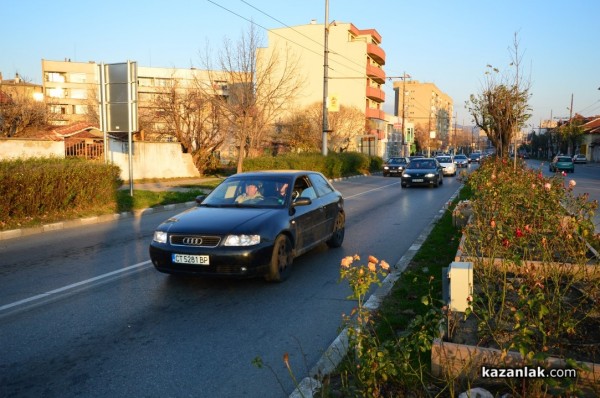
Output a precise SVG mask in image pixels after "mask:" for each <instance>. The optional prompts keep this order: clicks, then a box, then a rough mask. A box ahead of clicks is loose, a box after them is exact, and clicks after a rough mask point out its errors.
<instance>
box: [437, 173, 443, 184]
mask: <svg viewBox="0 0 600 398" xmlns="http://www.w3.org/2000/svg"><path fill="white" fill-rule="evenodd" d="M438 181H439V185H444V176H443V175H442V176H440V178H439V179H438Z"/></svg>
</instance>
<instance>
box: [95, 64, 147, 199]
mask: <svg viewBox="0 0 600 398" xmlns="http://www.w3.org/2000/svg"><path fill="white" fill-rule="evenodd" d="M99 68H100V70H99V75H100V129H101V130H102V131H103V133H104V146H105V151H104V153H105V161H108V157H107V156H108V151H107V145H108V139H107V133H108V132H112V133H114V132H127V133H128V143H127V149H128V156H129V193H130V195H131V196H133V162H132V160H133V139H132V136H133V132H134V131H137V130H138V101H137V63H136V62H131V61H127V62H122V63H116V64H106V65H105V64H100V65H99Z"/></svg>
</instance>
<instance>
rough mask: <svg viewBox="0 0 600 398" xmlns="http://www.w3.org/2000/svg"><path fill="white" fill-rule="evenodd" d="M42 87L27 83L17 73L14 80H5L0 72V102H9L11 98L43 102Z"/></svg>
mask: <svg viewBox="0 0 600 398" xmlns="http://www.w3.org/2000/svg"><path fill="white" fill-rule="evenodd" d="M42 92H43V90H42V86H41V85H39V84H34V83H30V82H27V81H25V80H24V79H23V78H22V77H21V76H19V74H18V73H17V74H16V75H15V77H14V79H5V78H4V77H3V76H2V72H0V101H8V100H9V99H10V98H16V97H22V98H29V99H32V100H34V101H42V100H43V99H44V95H43V94H42Z"/></svg>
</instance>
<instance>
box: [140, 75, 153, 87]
mask: <svg viewBox="0 0 600 398" xmlns="http://www.w3.org/2000/svg"><path fill="white" fill-rule="evenodd" d="M138 84H139V85H140V87H152V86H153V84H152V78H151V77H140V78H139V79H138Z"/></svg>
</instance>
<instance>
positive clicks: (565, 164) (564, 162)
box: [548, 156, 575, 173]
mask: <svg viewBox="0 0 600 398" xmlns="http://www.w3.org/2000/svg"><path fill="white" fill-rule="evenodd" d="M548 169H549V170H550V171H552V172H557V171H566V172H567V173H574V172H575V163H573V158H571V157H570V156H555V157H554V159H552V162H550V165H549V166H548Z"/></svg>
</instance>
